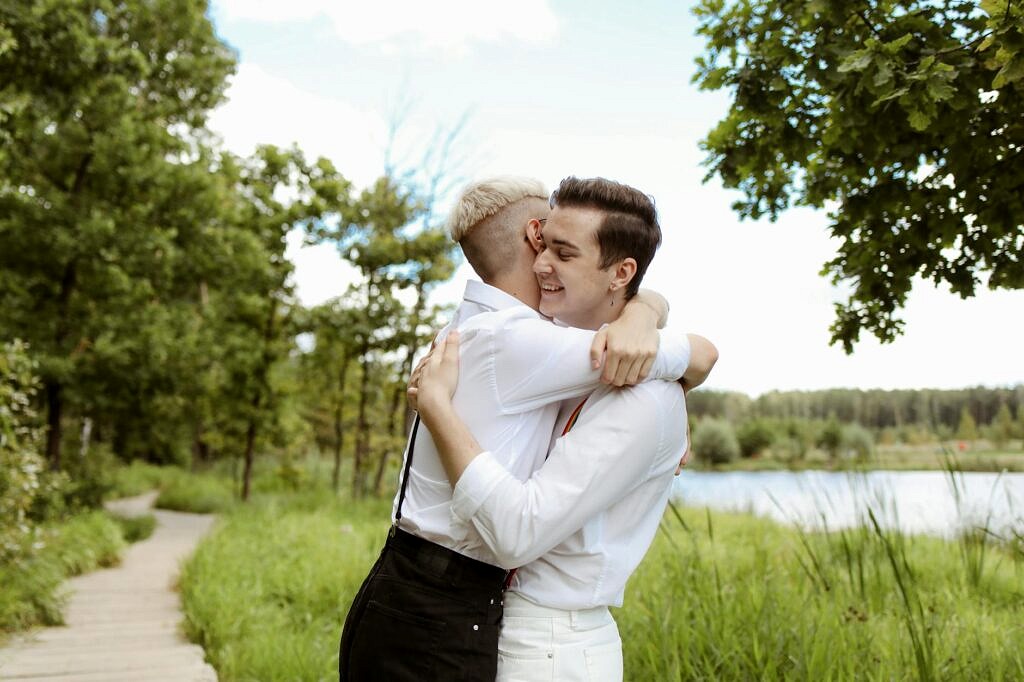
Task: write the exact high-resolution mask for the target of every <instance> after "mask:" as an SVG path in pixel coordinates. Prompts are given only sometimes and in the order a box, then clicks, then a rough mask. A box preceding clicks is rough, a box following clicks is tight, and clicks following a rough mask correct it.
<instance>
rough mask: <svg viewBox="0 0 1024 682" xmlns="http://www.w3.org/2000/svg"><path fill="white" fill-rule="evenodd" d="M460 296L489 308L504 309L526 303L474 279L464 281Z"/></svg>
mask: <svg viewBox="0 0 1024 682" xmlns="http://www.w3.org/2000/svg"><path fill="white" fill-rule="evenodd" d="M462 298H463V300H466V301H470V302H472V303H476V304H477V305H481V306H483V307H484V308H489V309H490V310H505V309H506V308H511V307H513V306H517V305H526V304H525V303H523V302H522V301H520V300H519V299H518V298H516V297H515V296H512V295H511V294H507V293H505V292H504V291H502V290H501V289H499V288H497V287H492V286H491V285H490V284H484V283H483V282H479V281H477V280H475V279H471V280H469V281H468V282H466V291H465V292H464V293H463V294H462Z"/></svg>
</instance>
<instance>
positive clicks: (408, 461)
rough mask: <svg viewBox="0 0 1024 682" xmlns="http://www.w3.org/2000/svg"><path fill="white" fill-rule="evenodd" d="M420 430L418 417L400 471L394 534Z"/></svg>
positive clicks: (393, 525)
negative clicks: (400, 484)
mask: <svg viewBox="0 0 1024 682" xmlns="http://www.w3.org/2000/svg"><path fill="white" fill-rule="evenodd" d="M419 428H420V416H419V415H418V414H417V415H416V419H414V420H413V422H412V433H411V434H410V435H409V455H408V456H407V457H406V458H405V469H404V470H403V471H402V487H401V488H400V489H399V491H398V511H396V512H395V522H394V524H392V526H391V532H392V533H394V532H395V529H396V528H398V522H399V521H401V520H402V503H403V502H404V501H405V486H407V485H408V484H409V469H411V468H412V453H413V451H414V450H415V449H416V432H417V431H419Z"/></svg>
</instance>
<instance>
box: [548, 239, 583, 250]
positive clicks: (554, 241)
mask: <svg viewBox="0 0 1024 682" xmlns="http://www.w3.org/2000/svg"><path fill="white" fill-rule="evenodd" d="M551 243H552V244H553V245H554V246H565V247H567V248H570V249H576V250H577V251H579V247H578V246H576V245H575V244H573V243H572V242H567V241H565V240H564V239H552V240H551Z"/></svg>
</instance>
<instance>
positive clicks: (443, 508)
mask: <svg viewBox="0 0 1024 682" xmlns="http://www.w3.org/2000/svg"><path fill="white" fill-rule="evenodd" d="M547 204H548V201H547V193H546V192H544V191H543V187H542V186H540V184H539V183H537V182H536V181H531V180H528V179H523V178H508V177H504V178H493V179H490V180H487V181H484V182H480V183H474V184H473V185H471V186H470V187H468V188H467V189H466V191H465V192H463V194H462V196H461V197H460V198H459V201H458V203H457V205H456V207H455V208H454V210H453V211H452V214H451V217H450V220H449V228H450V231H451V234H452V237H453V238H454V239H456V240H457V241H458V242H459V244H460V245H461V246H462V248H463V251H464V253H465V254H466V257H467V259H469V260H470V262H471V264H472V265H473V267H474V268H475V269H476V270H477V272H478V273H479V274H480V276H481V277H482V278H483V279H484V282H470V283H469V284H468V285H467V287H466V294H465V296H464V298H463V302H462V303H461V304H460V306H459V308H458V310H457V311H456V314H455V317H454V319H453V321H452V324H451V325H450V328H451V329H458V330H460V331H461V333H462V336H463V344H462V345H463V367H464V377H465V378H466V386H465V387H464V389H463V390H462V391H461V393H460V395H459V396H457V397H456V401H455V406H454V409H456V410H457V411H458V412H459V414H461V415H462V416H463V418H465V419H466V420H467V423H469V424H471V425H472V427H473V429H474V431H475V433H476V435H477V437H478V438H479V439H480V441H481V442H483V443H485V444H487V446H488V448H489V450H490V452H491V454H492V458H493V461H494V462H495V464H496V465H497V466H499V467H502V468H503V470H504V471H506V472H511V475H513V476H514V477H516V478H517V480H525V479H527V478H528V477H529V476H530V474H531V473H532V472H533V471H535V470H536V469H537V468H538V467H539V466H540V465H541V464H542V463H543V461H544V457H545V455H546V454H547V450H548V446H549V444H550V436H551V432H552V429H553V427H554V424H555V421H556V419H557V418H558V411H559V403H560V401H561V400H562V399H566V398H569V397H575V398H577V399H578V398H579V397H580V396H583V395H586V394H587V393H589V392H590V391H592V390H594V389H595V388H596V387H598V386H600V385H601V378H602V377H601V369H600V362H599V360H600V352H599V350H600V348H601V347H602V343H601V342H600V339H601V338H603V336H604V335H606V334H607V335H608V336H609V338H611V331H610V330H613V329H616V328H617V329H620V330H621V329H626V330H629V331H626V332H625V335H626V336H627V337H633V336H636V335H638V334H640V333H641V332H643V331H646V330H647V329H648V328H653V327H654V325H655V321H656V319H657V318H659V317H661V315H660V314H654V315H652V314H651V313H656V312H659V311H655V310H654V308H651V307H649V306H648V304H647V303H644V302H643V301H642V298H643V293H645V292H642V293H641V295H639V296H637V297H634V299H635V301H634V302H631V304H630V305H629V307H628V308H627V307H626V306H625V304H624V302H622V301H620V303H622V305H619V306H616V308H615V312H616V317H618V315H619V313H620V312H625V313H626V314H624V315H623V319H625V318H628V317H632V318H633V319H634V322H633V323H631V324H625V325H623V323H622V322H621V321H620V322H615V323H614V324H613V325H610V326H609V327H607V328H606V330H603V331H601V332H598V333H596V334H595V332H594V331H586V330H582V329H570V328H564V327H558V326H556V325H554V324H552V323H551V322H550V321H548V320H546V319H544V318H543V317H542V316H541V315H540V314H538V312H537V310H536V309H537V307H538V305H539V302H540V297H541V294H540V291H539V286H538V282H537V279H536V277H535V276H534V274H533V267H534V261H535V258H536V256H537V251H539V250H541V248H542V246H543V244H542V240H541V236H540V226H541V225H542V223H543V222H544V220H546V219H547V216H548V211H549V208H548V205H547ZM658 298H660V297H658ZM652 305H653V306H654V307H655V308H657V307H659V306H658V305H657V301H653V302H652ZM662 306H664V303H663V302H662ZM627 311H629V312H627ZM660 312H667V311H660ZM637 320H639V322H638V321H637ZM620 325H621V326H620ZM591 329H596V328H591ZM638 329H639V330H640V331H637V330H638ZM618 333H619V334H622V333H623V332H622V331H619V332H618ZM696 338H698V337H692V339H696ZM693 343H694V341H693V340H691V338H687V337H684V336H682V335H667V336H666V337H664V338H662V341H661V344H660V348H658V352H657V354H653V353H652V354H651V357H650V359H649V360H648V358H647V357H646V356H644V355H643V354H635V357H627V358H626V360H625V361H620V360H619V359H617V358H616V357H614V356H617V355H618V356H621V355H622V353H616V352H613V349H612V345H613V344H609V352H608V359H607V361H606V363H605V366H606V369H605V376H604V378H605V380H607V382H608V383H609V385H622V384H623V383H635V382H636V381H637V380H639V379H640V378H641V377H642V376H643V375H645V374H646V373H647V371H648V370H649V371H650V373H651V376H652V377H656V378H666V379H676V378H678V377H679V376H681V375H682V376H685V375H686V374H684V373H686V372H689V371H690V370H689V369H688V365H689V364H690V363H689V360H690V358H691V345H692V344H693ZM595 344H596V347H595ZM658 345H659V344H658V343H657V341H655V343H654V344H653V346H655V347H657V346H658ZM595 351H597V352H596V353H595ZM626 355H627V356H630V355H633V354H630V353H627V354H626ZM649 363H650V364H649ZM417 424H418V422H417ZM681 453H682V451H680V452H679V453H677V459H678V455H679V454H681ZM506 455H508V456H506ZM452 512H453V500H452V488H451V486H450V485H449V483H448V480H447V477H446V473H445V469H444V467H443V466H442V464H441V461H440V459H439V456H438V454H437V449H436V446H435V444H434V439H433V438H432V436H431V434H430V433H429V432H427V430H426V429H418V430H417V429H416V428H415V427H414V430H413V434H412V436H411V437H410V440H409V444H408V447H407V451H406V457H405V463H404V466H403V474H402V478H401V483H400V486H399V492H398V495H397V496H396V499H395V505H394V508H393V514H394V525H393V527H392V531H391V533H390V534H389V537H388V539H387V541H386V543H385V547H384V550H383V551H382V552H381V555H380V558H379V559H378V561H377V563H376V564H375V565H374V567H373V568H372V569H371V571H370V575H369V576H368V577H367V579H366V581H364V583H363V586H362V587H361V588H360V590H359V593H358V594H357V595H356V598H355V600H354V602H353V604H352V607H351V608H350V610H349V615H348V618H347V620H346V623H345V628H344V632H343V635H342V640H341V643H340V651H339V674H340V677H341V679H342V680H343V681H344V680H359V681H362V680H378V679H379V680H384V679H386V680H415V681H416V682H420V681H423V682H426V681H427V680H447V679H462V680H487V681H488V682H490V680H493V679H494V675H495V669H496V666H497V648H498V627H499V624H500V622H501V613H502V593H503V590H504V586H505V579H506V570H505V569H507V568H510V567H509V566H506V565H504V563H503V562H501V561H500V560H499V559H498V558H497V557H496V556H495V555H494V553H493V552H492V551H491V550H490V549H489V548H488V547H487V545H486V543H485V541H484V540H482V539H481V538H480V537H479V535H478V534H477V533H476V531H475V530H473V528H472V527H471V526H470V525H469V524H468V523H466V522H463V521H460V520H459V519H457V518H455V516H454V515H453V513H452Z"/></svg>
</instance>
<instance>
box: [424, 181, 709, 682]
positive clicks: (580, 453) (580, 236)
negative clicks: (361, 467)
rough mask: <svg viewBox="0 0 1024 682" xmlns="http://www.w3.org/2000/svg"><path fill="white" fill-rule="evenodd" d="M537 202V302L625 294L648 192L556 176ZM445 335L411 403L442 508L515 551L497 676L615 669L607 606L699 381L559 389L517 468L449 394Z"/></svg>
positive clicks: (453, 350) (611, 677)
mask: <svg viewBox="0 0 1024 682" xmlns="http://www.w3.org/2000/svg"><path fill="white" fill-rule="evenodd" d="M551 205H552V207H553V209H552V211H551V213H550V215H549V218H548V220H547V222H546V225H545V227H544V230H543V235H542V236H543V239H544V245H545V249H544V251H543V252H542V253H541V254H540V255H538V257H537V259H536V260H535V263H534V273H535V275H536V277H537V280H538V282H539V283H540V286H541V291H542V298H541V304H540V310H541V311H542V312H543V313H545V314H547V315H549V316H551V317H557V318H558V319H559V320H562V321H563V322H566V323H569V324H573V325H575V326H577V327H579V328H581V329H598V328H600V327H601V325H603V324H607V323H609V322H611V321H613V320H615V319H616V317H617V316H618V314H619V311H620V310H622V309H623V307H624V306H625V304H626V303H625V302H626V301H628V300H630V299H631V298H632V297H634V296H635V294H636V292H637V291H638V289H639V286H640V280H641V279H642V277H643V275H644V273H645V272H646V270H647V266H648V265H649V264H650V262H651V260H652V259H653V257H654V253H655V251H656V250H657V248H658V245H659V244H660V242H661V227H660V225H659V223H658V219H657V211H656V210H655V207H654V201H653V200H652V199H651V198H650V197H649V196H647V195H646V194H644V193H642V192H640V191H639V190H637V189H635V188H633V187H630V186H628V185H624V184H622V183H617V182H613V181H610V180H606V179H604V178H589V179H579V178H575V177H569V178H566V179H565V180H563V181H562V183H561V185H559V187H558V189H557V190H556V191H555V192H554V193H553V194H552V195H551ZM459 336H460V335H459V334H457V333H453V334H451V335H449V336H448V337H447V339H445V340H442V341H441V343H440V346H439V347H438V349H437V351H436V352H435V353H433V357H432V358H431V359H430V360H429V361H428V362H427V363H426V365H425V366H423V367H422V369H421V372H422V377H421V380H420V383H419V388H418V398H419V405H418V406H419V410H420V415H421V417H422V419H423V424H424V425H425V426H427V428H428V429H429V430H430V432H431V433H432V434H433V435H434V436H435V440H436V444H437V446H438V449H439V452H440V455H441V459H442V464H443V466H444V468H445V472H446V473H447V475H448V479H449V481H450V482H451V484H452V486H453V488H454V493H453V497H452V504H451V511H452V513H453V514H454V516H455V518H456V519H458V520H459V521H460V522H462V523H469V524H471V525H472V527H473V529H474V530H475V531H476V532H477V533H478V534H479V536H480V537H481V538H483V540H484V542H485V543H486V545H487V548H488V549H489V550H490V551H491V552H493V553H494V556H495V557H496V558H497V560H498V562H499V565H502V566H505V567H508V568H512V567H520V568H519V570H518V571H517V573H516V575H515V579H514V580H513V581H512V582H511V584H510V587H509V591H508V593H507V594H506V596H505V599H504V602H505V604H504V606H505V609H504V616H505V619H506V620H505V623H504V625H503V627H502V631H501V637H500V641H499V650H498V671H497V673H498V674H497V680H498V682H506V681H507V682H513V681H521V680H538V681H540V680H549V681H555V680H557V681H558V682H573V681H577V680H578V681H580V682H583V681H590V682H594V681H598V680H599V681H601V682H619V681H621V680H622V675H623V670H622V648H621V640H620V638H619V633H618V629H617V627H616V625H615V621H614V619H613V618H612V616H611V614H610V612H609V609H608V607H609V606H621V605H622V599H623V592H624V589H625V586H626V581H627V579H628V578H629V576H630V574H631V573H632V572H633V570H634V569H635V568H636V567H637V565H638V564H639V563H640V560H641V559H642V558H643V556H644V554H645V553H646V552H647V549H648V547H649V546H650V544H651V541H652V540H653V539H654V535H655V532H656V530H657V528H658V524H659V522H660V519H661V516H662V514H663V512H664V509H665V505H666V504H667V501H668V498H669V495H670V492H671V489H672V482H673V473H675V471H676V470H677V467H678V462H679V453H680V452H682V451H683V450H685V449H686V447H687V440H688V437H687V429H686V422H687V416H686V405H685V399H684V391H685V390H686V389H687V388H688V387H692V386H693V385H696V383H699V381H694V380H692V379H691V380H688V381H684V382H682V383H683V386H682V389H681V388H680V386H679V385H677V384H676V383H674V382H668V381H651V382H645V383H643V384H639V385H635V386H629V387H624V388H621V389H616V388H612V387H608V386H603V387H601V388H598V389H597V390H595V391H594V392H593V393H591V394H589V395H587V396H585V397H584V398H583V399H582V401H581V400H580V399H573V400H569V401H566V402H564V403H563V407H562V412H561V415H560V417H559V422H558V425H559V427H560V428H559V429H558V430H557V432H556V433H561V436H560V437H558V438H557V439H556V440H555V441H554V443H553V445H552V447H551V450H550V455H549V457H548V459H547V460H546V461H545V462H544V463H543V466H541V467H540V469H539V470H538V471H536V472H535V473H534V474H533V475H532V476H531V477H530V478H529V479H528V480H522V479H519V478H516V477H513V476H510V475H509V472H508V471H506V468H505V467H504V466H503V464H502V463H501V462H500V461H497V460H496V458H495V457H494V456H493V454H492V453H490V452H488V450H489V448H488V447H487V445H486V444H485V443H483V441H482V440H481V441H480V442H479V443H478V442H477V440H476V439H475V438H474V432H475V429H474V427H473V426H472V424H470V423H469V421H468V420H466V419H465V418H464V417H463V415H462V414H461V413H460V412H459V411H458V410H457V409H456V406H457V404H458V402H459V395H460V394H461V393H463V392H466V391H472V390H473V388H474V387H473V386H472V385H471V383H467V379H468V380H469V382H472V381H473V379H472V378H471V377H472V375H471V374H469V376H467V374H466V373H467V372H470V370H471V368H470V367H468V366H466V365H465V363H464V359H462V360H460V358H459V353H458V350H457V348H458V337H459ZM701 345H703V344H702V343H698V342H695V343H694V346H693V349H694V361H695V362H698V363H702V364H703V365H704V367H703V369H702V371H701V372H700V374H702V375H706V374H707V372H709V371H710V368H711V366H712V365H713V364H714V362H715V361H716V360H717V352H716V351H714V348H713V346H711V347H710V348H709V349H708V351H709V352H706V353H704V352H702V351H700V350H699V349H700V346H701ZM707 345H708V346H710V344H707ZM698 355H702V356H703V357H702V358H701V359H697V356H698ZM460 364H462V367H463V368H464V369H463V376H462V377H461V378H460V377H459V365H460ZM693 365H694V362H691V368H690V369H693ZM701 379H702V377H701ZM453 396H454V397H453ZM505 457H506V458H507V457H508V455H505Z"/></svg>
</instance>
